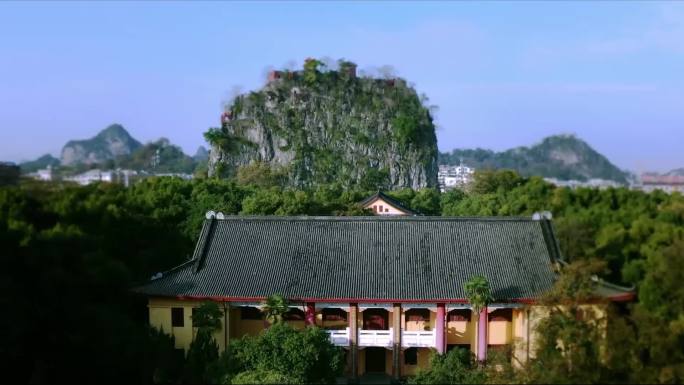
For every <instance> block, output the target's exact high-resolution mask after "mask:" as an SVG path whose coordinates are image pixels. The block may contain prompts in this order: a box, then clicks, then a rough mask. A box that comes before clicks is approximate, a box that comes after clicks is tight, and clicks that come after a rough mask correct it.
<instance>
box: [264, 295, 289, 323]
mask: <svg viewBox="0 0 684 385" xmlns="http://www.w3.org/2000/svg"><path fill="white" fill-rule="evenodd" d="M261 306H262V311H263V312H264V314H265V316H266V320H267V321H268V322H269V323H270V324H276V323H280V322H282V320H283V314H285V313H287V312H288V310H289V304H288V302H287V300H286V299H285V297H283V296H282V295H280V294H273V295H271V296H269V297H268V298H266V300H265V301H264V302H262V303H261Z"/></svg>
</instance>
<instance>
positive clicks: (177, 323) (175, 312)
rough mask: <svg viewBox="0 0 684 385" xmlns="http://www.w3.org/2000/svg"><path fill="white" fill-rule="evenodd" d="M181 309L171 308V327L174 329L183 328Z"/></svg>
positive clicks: (183, 320)
mask: <svg viewBox="0 0 684 385" xmlns="http://www.w3.org/2000/svg"><path fill="white" fill-rule="evenodd" d="M183 313H184V312H183V308H182V307H172V308H171V326H173V327H175V328H182V327H183V326H185V319H184V318H185V315H184V314H183Z"/></svg>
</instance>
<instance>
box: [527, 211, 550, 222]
mask: <svg viewBox="0 0 684 385" xmlns="http://www.w3.org/2000/svg"><path fill="white" fill-rule="evenodd" d="M542 219H544V220H547V221H550V220H551V219H553V214H551V212H550V211H542V212H538V211H537V212H536V213H534V214H532V220H534V221H541V220H542Z"/></svg>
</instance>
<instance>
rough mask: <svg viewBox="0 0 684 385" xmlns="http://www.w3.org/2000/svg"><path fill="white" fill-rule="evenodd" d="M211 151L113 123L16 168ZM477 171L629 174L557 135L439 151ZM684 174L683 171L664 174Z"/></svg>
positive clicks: (182, 158) (446, 161)
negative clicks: (148, 137) (506, 146)
mask: <svg viewBox="0 0 684 385" xmlns="http://www.w3.org/2000/svg"><path fill="white" fill-rule="evenodd" d="M208 158H209V152H208V151H207V149H206V148H204V147H203V146H200V147H199V148H198V149H197V152H196V153H195V155H194V156H189V155H186V154H185V153H183V151H182V150H181V148H180V147H178V146H176V145H173V144H171V143H170V141H169V140H168V139H165V138H161V139H159V140H157V141H154V142H150V143H147V144H142V143H141V142H139V141H138V140H136V139H135V138H133V137H132V136H131V135H130V134H129V133H128V131H127V130H126V129H125V128H124V127H123V126H121V125H119V124H112V125H110V126H108V127H107V128H105V129H104V130H102V131H100V132H99V133H98V134H97V135H96V136H94V137H93V138H91V139H86V140H71V141H69V142H67V143H66V144H65V145H64V147H63V149H62V152H61V159H57V158H55V157H54V156H52V155H50V154H45V155H43V156H41V157H40V158H38V159H36V160H33V161H29V162H24V163H21V164H20V167H21V171H22V173H29V172H35V171H36V170H39V169H44V168H47V167H48V166H51V167H53V168H57V167H60V166H61V167H62V169H64V168H66V169H68V170H71V171H72V172H78V171H80V170H85V169H87V168H93V167H100V168H105V169H111V168H119V167H120V168H125V169H133V170H146V171H156V172H160V173H193V172H194V171H195V170H197V169H198V168H200V167H206V164H207V160H208ZM461 162H462V163H463V164H465V165H468V166H470V167H473V168H475V169H502V168H506V169H513V170H516V171H517V172H519V173H520V174H522V175H525V176H532V175H538V176H542V177H547V178H556V179H559V180H580V181H585V180H588V179H594V178H598V179H606V180H613V181H616V182H620V183H627V181H628V180H629V179H632V178H633V174H631V173H630V172H628V171H625V170H620V169H619V168H618V167H617V166H615V165H614V164H612V163H611V162H610V161H609V160H608V159H607V158H606V157H605V156H603V155H602V154H600V153H598V152H597V151H596V150H594V149H593V148H592V147H591V146H590V145H589V144H587V143H586V142H585V141H583V140H581V139H579V138H577V137H576V136H573V135H555V136H550V137H547V138H545V139H543V140H542V141H541V142H540V143H538V144H535V145H533V146H531V147H516V148H513V149H510V150H506V151H503V152H494V151H492V150H486V149H481V148H477V149H455V150H452V151H451V152H440V154H439V164H443V165H458V164H460V163H461ZM647 174H649V175H663V176H684V168H678V169H675V170H672V171H670V172H668V173H665V174H658V173H647Z"/></svg>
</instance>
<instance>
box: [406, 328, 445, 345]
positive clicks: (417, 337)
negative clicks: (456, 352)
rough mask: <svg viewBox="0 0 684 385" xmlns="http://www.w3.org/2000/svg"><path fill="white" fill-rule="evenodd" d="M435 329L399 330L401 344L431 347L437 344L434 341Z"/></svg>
mask: <svg viewBox="0 0 684 385" xmlns="http://www.w3.org/2000/svg"><path fill="white" fill-rule="evenodd" d="M435 337H436V334H435V331H434V330H428V331H406V330H403V331H402V332H401V346H405V347H409V348H412V347H419V348H431V347H435V346H437V344H436V343H435V341H436V340H435Z"/></svg>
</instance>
